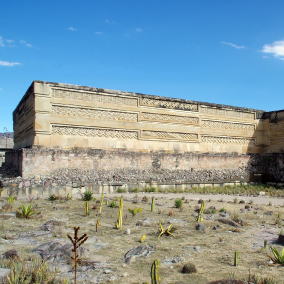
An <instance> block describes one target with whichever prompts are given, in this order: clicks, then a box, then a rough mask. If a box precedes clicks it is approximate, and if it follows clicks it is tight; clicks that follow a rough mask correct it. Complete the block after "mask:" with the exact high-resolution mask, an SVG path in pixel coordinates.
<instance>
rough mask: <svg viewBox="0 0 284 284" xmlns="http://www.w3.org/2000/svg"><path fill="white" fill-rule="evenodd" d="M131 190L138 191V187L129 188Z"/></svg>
mask: <svg viewBox="0 0 284 284" xmlns="http://www.w3.org/2000/svg"><path fill="white" fill-rule="evenodd" d="M131 192H133V193H137V192H139V188H138V187H134V188H131Z"/></svg>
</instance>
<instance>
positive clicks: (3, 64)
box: [0, 60, 21, 67]
mask: <svg viewBox="0 0 284 284" xmlns="http://www.w3.org/2000/svg"><path fill="white" fill-rule="evenodd" d="M15 65H21V63H19V62H8V61H2V60H0V66H9V67H13V66H15Z"/></svg>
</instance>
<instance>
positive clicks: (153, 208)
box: [151, 196, 155, 212]
mask: <svg viewBox="0 0 284 284" xmlns="http://www.w3.org/2000/svg"><path fill="white" fill-rule="evenodd" d="M154 210H155V197H154V196H153V197H152V204H151V212H153V211H154Z"/></svg>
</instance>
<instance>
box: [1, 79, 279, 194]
mask: <svg viewBox="0 0 284 284" xmlns="http://www.w3.org/2000/svg"><path fill="white" fill-rule="evenodd" d="M13 122H14V150H13V151H11V152H8V153H6V157H5V159H6V165H13V166H14V167H16V169H17V170H18V172H19V174H20V176H21V178H18V180H15V179H14V180H11V179H10V180H9V181H8V180H6V182H10V183H11V182H14V183H15V182H16V186H15V187H16V188H17V189H18V190H22V191H23V194H24V193H27V192H29V193H30V194H32V193H33V190H34V188H39V187H43V188H45V189H48V190H49V191H50V192H51V191H52V188H56V187H61V189H62V188H63V187H64V188H65V189H64V190H65V191H64V193H66V192H69V191H70V190H71V191H72V189H74V188H79V189H90V190H93V191H100V192H102V191H104V192H111V191H113V190H115V189H116V188H117V187H121V186H124V187H126V188H131V187H140V188H141V187H145V186H148V185H150V186H160V187H167V186H170V187H181V188H185V187H189V186H201V184H202V185H204V184H209V185H213V186H214V185H219V184H227V183H230V184H239V183H247V182H275V183H282V182H284V175H283V173H284V160H283V157H284V156H283V154H282V153H283V152H284V110H280V111H273V112H265V111H263V110H256V109H248V108H240V107H233V106H227V105H219V104H212V103H204V102H196V101H190V100H182V99H174V98H167V97H158V96H150V95H144V94H139V93H130V92H123V91H114V90H108V89H98V88H91V87H83V86H76V85H68V84H60V83H51V82H42V81H34V82H33V83H32V84H31V86H30V87H29V89H28V90H27V92H26V94H25V95H24V96H23V98H22V99H21V101H20V103H19V104H18V106H17V107H16V109H15V110H14V112H13ZM43 190H44V189H43Z"/></svg>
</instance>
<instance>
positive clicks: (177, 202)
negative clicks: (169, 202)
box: [175, 198, 182, 208]
mask: <svg viewBox="0 0 284 284" xmlns="http://www.w3.org/2000/svg"><path fill="white" fill-rule="evenodd" d="M175 207H176V208H181V207H182V200H181V199H179V198H177V199H176V200H175Z"/></svg>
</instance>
